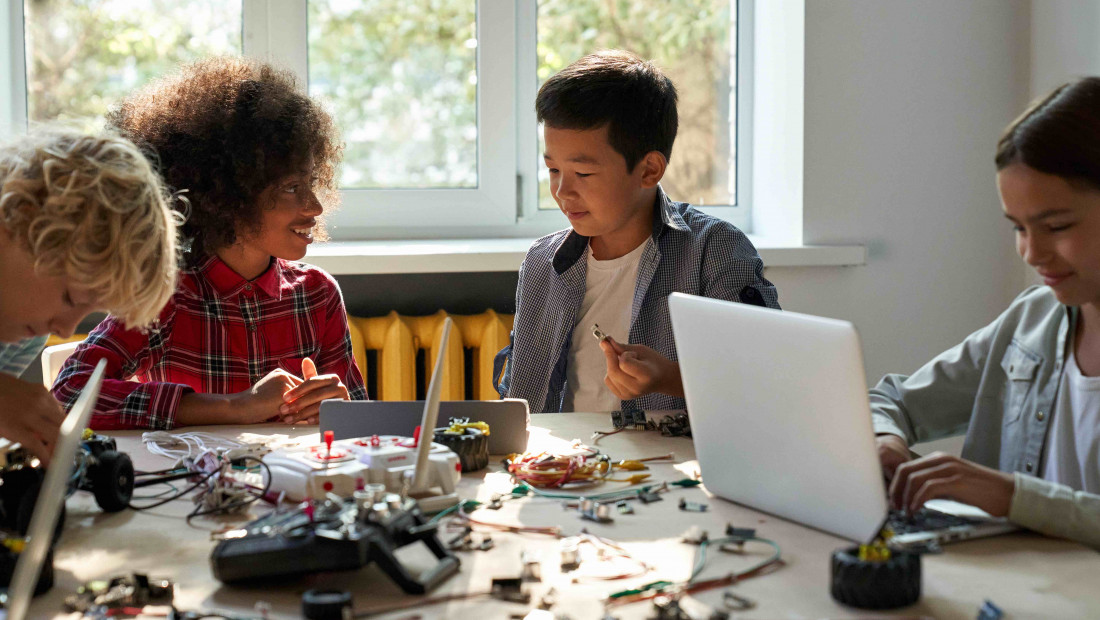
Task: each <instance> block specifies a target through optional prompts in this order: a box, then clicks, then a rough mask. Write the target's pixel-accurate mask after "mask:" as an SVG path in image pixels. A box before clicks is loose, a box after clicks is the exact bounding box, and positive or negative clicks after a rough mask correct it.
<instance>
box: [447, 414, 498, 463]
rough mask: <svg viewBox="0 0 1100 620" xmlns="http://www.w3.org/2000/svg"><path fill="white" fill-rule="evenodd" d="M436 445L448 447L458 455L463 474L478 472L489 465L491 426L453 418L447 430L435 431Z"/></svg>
mask: <svg viewBox="0 0 1100 620" xmlns="http://www.w3.org/2000/svg"><path fill="white" fill-rule="evenodd" d="M435 443H437V444H439V445H442V446H447V447H448V448H450V449H451V450H453V451H454V453H455V454H457V455H458V460H459V462H461V463H462V471H463V472H471V471H478V470H481V469H485V467H486V466H488V465H489V425H488V424H486V423H484V422H470V420H469V419H466V418H461V419H455V418H451V425H450V426H448V427H447V428H437V429H435Z"/></svg>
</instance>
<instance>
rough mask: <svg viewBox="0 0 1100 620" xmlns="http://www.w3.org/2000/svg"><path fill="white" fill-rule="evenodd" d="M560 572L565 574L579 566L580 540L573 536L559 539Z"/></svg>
mask: <svg viewBox="0 0 1100 620" xmlns="http://www.w3.org/2000/svg"><path fill="white" fill-rule="evenodd" d="M560 545H561V571H562V572H563V573H567V572H569V571H571V570H574V569H576V568H577V567H578V566H580V565H581V556H580V540H579V539H578V538H576V537H575V536H571V537H569V538H563V539H561V543H560Z"/></svg>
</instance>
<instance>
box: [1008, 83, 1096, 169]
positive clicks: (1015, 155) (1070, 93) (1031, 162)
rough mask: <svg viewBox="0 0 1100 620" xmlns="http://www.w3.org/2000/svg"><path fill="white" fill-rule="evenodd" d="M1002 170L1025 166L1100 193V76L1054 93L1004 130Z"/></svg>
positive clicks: (1055, 90)
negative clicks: (1020, 165) (1078, 183)
mask: <svg viewBox="0 0 1100 620" xmlns="http://www.w3.org/2000/svg"><path fill="white" fill-rule="evenodd" d="M995 161H996V163H997V170H998V171H1000V170H1004V169H1005V168H1006V167H1008V166H1010V165H1012V164H1014V163H1022V164H1024V165H1026V166H1028V167H1029V168H1034V169H1035V170H1038V171H1039V172H1043V173H1046V174H1053V175H1056V176H1060V177H1062V178H1065V179H1067V180H1069V181H1075V182H1080V183H1085V184H1087V185H1088V186H1090V187H1092V188H1094V189H1097V190H1100V77H1084V78H1080V79H1078V80H1075V81H1073V82H1069V83H1068V84H1063V85H1062V86H1059V87H1058V88H1056V89H1054V91H1053V92H1051V93H1050V94H1049V95H1047V96H1046V97H1043V98H1042V99H1040V100H1038V101H1036V102H1035V103H1033V104H1032V105H1031V106H1030V107H1029V108H1028V109H1027V110H1026V111H1025V112H1024V113H1023V114H1021V115H1020V117H1019V118H1017V119H1016V120H1015V121H1013V122H1012V124H1010V125H1009V126H1008V128H1007V129H1005V132H1004V134H1003V135H1002V136H1001V139H1000V140H999V141H998V142H997V155H996V158H995Z"/></svg>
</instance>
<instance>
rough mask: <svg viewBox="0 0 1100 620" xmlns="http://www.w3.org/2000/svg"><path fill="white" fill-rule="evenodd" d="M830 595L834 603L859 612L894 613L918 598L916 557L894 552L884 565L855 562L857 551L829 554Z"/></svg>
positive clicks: (853, 549)
mask: <svg viewBox="0 0 1100 620" xmlns="http://www.w3.org/2000/svg"><path fill="white" fill-rule="evenodd" d="M831 575H832V589H831V593H832V595H833V598H834V599H836V600H837V602H840V603H843V604H845V605H849V606H851V607H858V608H860V609H894V608H896V607H905V606H906V605H912V604H913V603H915V602H917V599H919V598H920V582H921V576H920V556H919V555H917V554H915V553H906V552H904V551H895V552H893V553H892V555H891V556H890V559H889V560H887V561H885V562H865V561H863V560H860V559H859V549H858V548H856V547H852V548H849V549H838V550H837V551H834V552H833V560H832V570H831Z"/></svg>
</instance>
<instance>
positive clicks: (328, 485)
mask: <svg viewBox="0 0 1100 620" xmlns="http://www.w3.org/2000/svg"><path fill="white" fill-rule="evenodd" d="M321 486H322V487H323V488H324V489H325V490H326V491H331V490H332V483H331V482H326V483H324V484H323V485H321Z"/></svg>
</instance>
